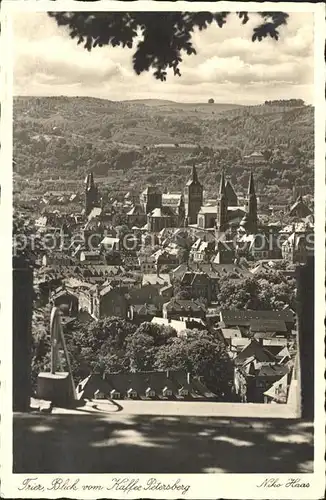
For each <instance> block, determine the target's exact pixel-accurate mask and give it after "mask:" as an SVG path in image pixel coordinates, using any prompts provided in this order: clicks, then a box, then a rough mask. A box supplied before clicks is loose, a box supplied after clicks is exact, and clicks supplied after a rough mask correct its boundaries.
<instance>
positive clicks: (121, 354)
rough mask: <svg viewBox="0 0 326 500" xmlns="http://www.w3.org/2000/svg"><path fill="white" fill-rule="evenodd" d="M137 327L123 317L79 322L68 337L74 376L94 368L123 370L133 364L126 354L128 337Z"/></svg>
mask: <svg viewBox="0 0 326 500" xmlns="http://www.w3.org/2000/svg"><path fill="white" fill-rule="evenodd" d="M135 331H136V327H135V326H134V325H133V324H131V323H129V322H127V321H125V320H123V319H121V318H114V317H112V318H111V317H110V318H105V319H101V320H99V321H95V320H94V321H90V322H87V323H76V324H75V325H74V329H73V332H72V334H71V335H70V336H69V337H68V339H67V348H68V352H69V355H70V358H71V365H72V370H73V374H74V376H75V377H76V378H77V379H78V378H81V377H83V376H87V375H88V374H89V372H90V371H92V370H94V369H97V370H100V371H101V370H108V371H120V370H121V369H123V368H124V369H128V368H129V359H128V358H127V357H126V356H125V347H126V337H127V336H128V335H130V334H132V333H134V332H135Z"/></svg>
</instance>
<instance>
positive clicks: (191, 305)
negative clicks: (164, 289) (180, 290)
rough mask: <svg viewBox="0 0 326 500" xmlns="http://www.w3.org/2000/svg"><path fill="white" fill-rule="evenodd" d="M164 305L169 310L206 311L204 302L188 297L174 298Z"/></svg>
mask: <svg viewBox="0 0 326 500" xmlns="http://www.w3.org/2000/svg"><path fill="white" fill-rule="evenodd" d="M164 306H165V307H166V308H167V309H169V310H174V311H180V312H184V311H186V310H189V311H205V310H206V308H205V306H204V305H203V304H200V303H199V302H196V301H195V300H186V299H172V300H170V302H167V303H166V304H164Z"/></svg>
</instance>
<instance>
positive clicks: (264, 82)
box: [14, 12, 314, 104]
mask: <svg viewBox="0 0 326 500" xmlns="http://www.w3.org/2000/svg"><path fill="white" fill-rule="evenodd" d="M256 25H257V18H256V17H255V15H252V19H251V20H250V21H249V22H248V23H247V25H241V23H240V20H239V19H238V18H237V16H236V15H235V14H231V16H230V18H229V21H228V22H227V24H226V25H225V26H224V27H223V28H218V27H217V26H215V25H214V26H210V27H209V28H208V29H207V30H206V31H202V32H197V33H195V35H194V38H193V40H194V46H195V48H196V50H197V55H191V56H187V55H184V59H183V62H182V63H181V66H180V70H181V77H180V78H179V77H178V76H173V74H169V75H168V79H167V81H166V82H160V81H157V80H155V78H154V76H153V75H152V74H151V73H145V74H143V75H141V76H137V75H136V74H135V73H134V72H133V69H132V64H131V63H132V54H133V49H127V48H125V49H122V48H120V47H114V48H111V47H102V48H96V49H93V50H92V51H91V52H90V53H89V52H88V51H87V50H85V49H83V47H82V45H79V46H78V45H77V42H76V40H71V39H70V37H69V35H68V32H67V31H66V28H64V27H58V26H57V24H56V22H55V20H53V19H51V18H50V17H49V16H48V15H47V14H46V13H29V12H24V13H16V14H15V18H14V61H15V65H14V93H15V95H36V96H44V95H67V96H76V95H79V96H91V97H102V98H107V99H111V100H124V99H147V98H155V99H169V100H174V101H184V102H207V99H209V98H210V97H213V98H214V99H215V101H216V102H229V103H243V104H246V103H248V104H250V103H253V104H254V103H259V102H262V101H264V100H266V99H288V98H302V99H304V100H305V101H306V102H307V103H312V101H313V78H314V72H313V14H310V13H290V18H289V21H288V25H287V26H286V27H281V28H280V39H279V41H277V42H276V41H275V40H271V39H268V40H267V39H266V40H263V41H262V42H254V43H253V42H252V41H251V35H252V28H253V26H256Z"/></svg>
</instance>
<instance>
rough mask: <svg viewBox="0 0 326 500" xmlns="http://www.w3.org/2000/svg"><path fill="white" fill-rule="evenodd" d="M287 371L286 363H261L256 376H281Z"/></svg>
mask: <svg viewBox="0 0 326 500" xmlns="http://www.w3.org/2000/svg"><path fill="white" fill-rule="evenodd" d="M288 372H289V368H288V367H287V366H286V365H276V364H275V365H274V364H273V365H262V367H261V368H260V370H259V372H258V373H257V377H272V378H274V377H283V375H286V374H287V373H288Z"/></svg>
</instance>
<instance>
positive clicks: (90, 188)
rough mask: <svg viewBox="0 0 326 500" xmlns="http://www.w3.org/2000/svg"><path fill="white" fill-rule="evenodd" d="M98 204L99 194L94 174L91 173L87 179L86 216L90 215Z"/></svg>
mask: <svg viewBox="0 0 326 500" xmlns="http://www.w3.org/2000/svg"><path fill="white" fill-rule="evenodd" d="M97 203H98V192H97V188H96V186H95V183H94V176H93V172H90V173H89V174H88V175H87V176H86V178H85V214H86V215H89V214H90V212H91V211H92V209H93V208H94V207H96V206H97Z"/></svg>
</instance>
